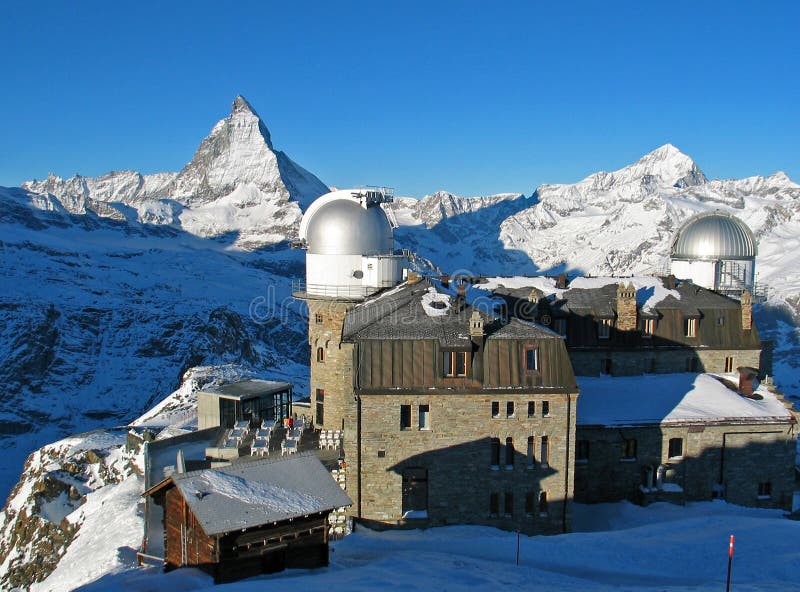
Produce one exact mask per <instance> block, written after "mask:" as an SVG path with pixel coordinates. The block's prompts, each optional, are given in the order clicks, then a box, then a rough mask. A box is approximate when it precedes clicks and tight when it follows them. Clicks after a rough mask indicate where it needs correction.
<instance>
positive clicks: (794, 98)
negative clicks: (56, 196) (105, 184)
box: [0, 0, 800, 196]
mask: <svg viewBox="0 0 800 592" xmlns="http://www.w3.org/2000/svg"><path fill="white" fill-rule="evenodd" d="M163 4H165V5H166V4H167V3H163ZM799 30H800V3H798V2H730V1H723V2H701V1H692V2H684V1H680V0H677V1H675V0H674V1H671V2H660V3H651V2H534V1H530V2H505V3H503V2H492V3H490V2H467V1H462V2H448V1H434V0H428V1H427V2H414V1H404V2H381V1H378V0H373V1H372V2H365V3H356V2H347V1H344V0H343V1H339V2H329V1H325V2H305V1H296V2H285V1H282V2H277V1H276V2H272V1H265V2H247V1H244V0H240V1H237V2H233V3H222V2H201V1H196V2H191V3H189V2H187V3H185V4H180V3H177V2H175V3H170V5H169V6H161V5H159V4H156V3H150V2H89V1H82V2H54V3H42V2H36V1H34V0H31V1H30V2H25V3H23V2H19V1H13V2H12V1H9V2H6V3H5V4H4V8H3V17H2V18H0V40H2V45H3V50H2V53H1V54H0V81H2V83H1V84H0V185H7V186H10V185H18V184H19V183H21V182H22V181H24V180H26V179H31V178H42V177H44V176H46V175H47V173H48V172H49V171H53V172H55V173H56V174H58V175H61V176H70V175H72V174H74V173H76V172H78V173H81V174H83V175H87V176H91V175H97V174H100V173H102V172H106V171H109V170H115V169H123V168H127V169H136V170H140V171H142V172H145V173H151V172H157V171H162V170H179V169H180V168H181V167H182V166H183V165H184V164H185V163H186V162H188V161H189V160H190V159H191V156H192V153H193V152H194V150H195V148H196V147H197V145H198V143H199V142H200V141H201V140H202V138H203V137H205V135H207V133H208V132H209V130H210V129H211V127H212V126H213V124H214V123H215V122H216V121H217V120H219V119H221V118H222V117H224V116H226V115H227V114H228V113H229V110H230V104H231V102H232V101H233V99H234V97H235V96H236V95H237V94H243V95H244V96H245V97H246V98H247V99H248V100H249V101H250V103H251V104H252V105H253V106H254V107H255V108H256V110H257V111H258V112H259V114H260V115H261V116H262V118H263V119H264V121H265V122H266V124H267V126H268V127H269V129H270V131H271V133H272V138H273V142H274V144H275V147H276V148H278V149H281V150H284V151H285V152H287V153H288V154H289V155H290V156H291V157H292V158H293V159H294V160H295V161H297V162H298V163H300V164H301V165H303V166H304V167H306V168H307V169H309V170H311V171H312V172H314V173H315V174H317V175H318V176H319V177H320V178H321V179H322V180H323V181H325V182H326V183H328V184H331V185H337V186H340V187H342V186H348V185H359V184H382V185H389V186H393V187H395V188H396V191H397V193H398V194H401V195H416V196H422V195H424V194H426V193H431V192H433V191H436V190H438V189H447V190H449V191H452V192H455V193H458V194H462V195H481V194H489V193H496V192H501V191H518V192H524V193H526V194H530V193H531V191H532V190H533V189H534V188H535V187H536V186H537V185H538V184H540V183H558V182H574V181H577V180H579V179H581V178H583V177H584V176H585V175H587V174H589V173H591V172H594V171H597V170H603V169H604V170H611V169H614V168H618V167H621V166H624V165H626V164H628V163H630V162H633V161H634V160H636V159H637V158H639V157H640V156H641V155H643V154H644V153H646V152H648V151H650V150H652V149H654V148H656V147H658V146H660V145H662V144H664V143H666V142H671V143H673V144H675V145H676V146H678V148H680V149H681V150H682V151H683V152H685V153H687V154H689V155H690V156H692V157H693V158H694V159H695V161H696V162H697V164H698V165H699V166H700V168H702V169H703V170H704V171H705V172H706V174H707V175H708V176H709V177H713V178H718V177H720V178H727V177H744V176H749V175H756V174H762V175H763V174H771V173H773V172H775V171H776V170H784V171H785V172H786V173H787V174H788V175H789V176H790V177H792V178H793V179H794V180H795V181H800V33H798V31H799Z"/></svg>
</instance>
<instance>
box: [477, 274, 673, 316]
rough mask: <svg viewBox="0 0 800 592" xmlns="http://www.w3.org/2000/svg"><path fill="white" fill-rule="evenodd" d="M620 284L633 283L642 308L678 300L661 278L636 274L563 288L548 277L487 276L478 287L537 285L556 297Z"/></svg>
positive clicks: (581, 279) (589, 279) (577, 282)
mask: <svg viewBox="0 0 800 592" xmlns="http://www.w3.org/2000/svg"><path fill="white" fill-rule="evenodd" d="M620 283H623V284H625V285H626V286H627V285H628V284H633V287H634V288H635V289H636V304H637V305H638V306H639V308H640V309H641V310H643V311H649V310H652V309H654V308H655V307H656V306H657V305H658V304H660V303H661V302H663V301H664V300H665V299H666V298H667V297H668V296H672V297H673V298H675V299H676V300H680V299H681V294H680V292H679V291H678V290H676V289H671V288H667V287H666V286H664V279H663V278H661V277H657V276H635V277H627V278H621V277H576V278H574V279H572V280H571V281H570V282H569V284H568V287H566V288H557V287H556V279H555V278H553V277H547V276H533V277H530V276H512V277H490V278H486V281H485V282H484V283H481V284H479V285H478V287H479V288H482V289H485V290H490V291H491V290H496V289H497V288H500V287H504V288H508V289H511V290H515V289H520V288H531V289H533V288H536V289H537V290H540V291H541V292H542V294H543V295H544V296H545V297H547V296H555V297H556V298H563V297H564V294H565V292H568V291H569V290H576V289H577V290H596V289H599V288H604V287H606V286H610V285H614V286H616V285H618V284H620Z"/></svg>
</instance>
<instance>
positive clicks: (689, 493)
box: [575, 421, 797, 509]
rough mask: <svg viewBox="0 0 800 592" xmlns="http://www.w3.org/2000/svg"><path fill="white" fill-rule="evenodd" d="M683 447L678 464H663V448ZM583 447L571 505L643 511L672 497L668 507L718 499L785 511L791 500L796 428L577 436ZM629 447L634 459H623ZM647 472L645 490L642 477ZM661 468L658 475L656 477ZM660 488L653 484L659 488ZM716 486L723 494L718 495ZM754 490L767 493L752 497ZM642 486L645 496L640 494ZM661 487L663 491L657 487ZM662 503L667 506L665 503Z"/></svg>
mask: <svg viewBox="0 0 800 592" xmlns="http://www.w3.org/2000/svg"><path fill="white" fill-rule="evenodd" d="M672 438H681V439H682V456H681V457H678V458H669V441H670V439H672ZM577 439H578V440H579V441H580V440H583V441H586V442H588V450H589V454H588V459H586V460H577V461H576V463H575V501H577V502H582V503H596V502H610V501H619V500H623V499H628V500H631V501H634V502H637V503H647V502H648V501H653V500H656V499H663V498H662V497H660V495H659V494H661V493H662V492H666V493H668V494H672V498H671V500H672V501H682V502H683V501H702V500H710V499H712V498H714V497H723V498H724V499H726V500H727V501H729V502H731V503H735V504H739V505H743V506H754V507H764V508H783V509H791V504H792V495H793V492H794V457H795V447H796V443H797V434H796V430H795V425H794V424H793V423H790V422H788V421H787V422H783V423H766V422H759V423H755V422H754V423H750V424H738V423H737V424H727V425H718V424H714V425H710V424H709V425H682V426H659V425H653V426H643V427H631V428H590V427H581V426H578V428H577ZM631 439H635V440H636V443H637V447H636V448H637V450H636V456H635V458H623V445H624V441H625V440H631ZM648 467H650V468H651V469H650V470H651V471H652V472H653V477H652V480H651V483H648V479H647V471H648ZM659 468H660V469H659ZM659 481H660V483H659ZM720 483H721V484H722V487H720ZM759 483H770V487H771V492H770V495H769V496H768V497H767V496H764V495H762V496H759ZM648 484H650V485H652V489H651V490H650V491H647V486H648ZM664 484H666V485H664ZM668 499H669V498H668Z"/></svg>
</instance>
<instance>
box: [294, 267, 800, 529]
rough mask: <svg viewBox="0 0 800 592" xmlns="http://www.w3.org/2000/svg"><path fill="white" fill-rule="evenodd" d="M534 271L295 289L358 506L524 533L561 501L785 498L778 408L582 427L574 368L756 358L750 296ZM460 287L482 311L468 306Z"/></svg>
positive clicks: (372, 517)
mask: <svg viewBox="0 0 800 592" xmlns="http://www.w3.org/2000/svg"><path fill="white" fill-rule="evenodd" d="M580 279H581V278H578V280H580ZM546 280H547V281H546V282H544V283H545V284H547V282H551V283H552V288H553V289H550V290H542V289H541V286H542V284H543V281H544V280H542V279H541V278H531V285H530V286H526V287H519V284H520V283H521V282H520V281H519V278H517V281H515V282H509V283H510V284H511V285H513V286H514V287H511V288H506V287H505V286H504V285H503V281H502V278H494V279H492V280H489V281H488V282H487V281H486V280H484V279H481V278H462V279H460V280H459V281H457V282H449V281H448V278H444V279H443V280H434V279H422V280H420V279H418V278H417V279H415V281H411V282H408V283H406V284H404V285H402V286H400V287H398V288H395V289H393V290H390V291H388V292H384V293H379V294H377V295H375V296H373V297H370V298H367V299H366V301H365V302H361V303H357V302H354V301H338V302H337V301H332V302H331V301H326V300H325V299H320V298H317V299H310V300H308V303H309V343H310V345H311V353H312V360H311V402H312V413H313V414H315V423H316V424H317V425H318V426H321V427H324V428H326V429H342V430H343V431H344V441H343V460H344V462H345V466H346V471H347V491H348V494H349V495H350V497H351V499H352V500H353V502H354V504H353V506H352V512H353V515H354V516H356V517H358V518H360V519H362V520H364V521H368V522H374V523H379V524H384V525H410V526H421V525H443V524H455V523H472V524H487V525H494V526H498V527H501V528H507V529H519V530H521V531H522V532H525V533H529V534H534V533H557V532H565V531H568V530H569V529H570V525H571V520H572V501H573V500H576V501H580V502H589V503H592V502H605V501H617V500H621V499H629V500H632V501H635V502H637V503H649V502H651V501H656V500H661V499H666V500H669V501H675V502H679V503H683V502H685V501H687V500H706V499H712V498H715V497H720V498H724V499H727V500H728V501H731V502H733V503H740V504H743V505H748V506H761V507H782V508H787V507H789V506H790V504H791V494H790V492H791V491H792V489H793V467H794V461H793V458H794V456H793V455H794V446H795V444H796V430H795V426H796V423H795V418H794V415H793V413H792V411H791V409H790V407H791V406H790V405H787V406H786V407H788V409H786V411H785V413H782V414H780V417H757V418H751V419H745V420H742V419H731V418H727V417H720V418H717V419H713V418H711V419H710V418H702V419H697V420H694V421H684V422H682V423H681V422H678V423H676V422H662V421H660V420H659V418H658V417H656V418H655V421H653V420H652V418H651V419H649V420H648V421H645V422H641V423H638V424H637V423H635V422H634V423H630V424H627V425H625V426H624V427H620V426H618V425H593V424H587V423H586V422H581V399H580V397H579V396H578V393H579V390H580V389H579V388H578V386H577V385H578V384H582V383H581V382H580V381H578V382H576V378H575V377H576V375H577V376H579V377H581V376H587V377H591V376H601V375H604V376H607V377H608V379H609V380H614V378H612V377H626V376H637V375H645V376H646V375H661V374H664V375H667V374H674V373H690V374H692V375H695V374H696V375H700V373H703V372H713V373H718V374H721V375H725V374H731V373H735V372H736V370H737V368H741V367H752V368H756V369H757V368H759V367H761V363H760V355H761V341H760V338H759V336H758V332H757V329H756V327H755V326H754V325H753V323H752V299H751V298H750V297H749V294H747V293H745V294H744V296H743V297H742V299H741V300H739V301H737V300H733V299H731V298H728V297H725V296H722V295H720V294H716V293H714V292H712V291H710V290H706V289H704V288H699V287H697V286H694V285H693V284H690V283H684V282H676V280H675V279H674V278H645V279H644V280H643V279H642V278H634V279H631V280H629V281H625V280H621V281H620V280H609V281H607V282H605V283H602V282H599V281H598V280H597V279H596V278H591V279H590V280H588V281H585V283H584V285H586V286H587V287H581V282H580V281H574V282H572V283H571V284H570V283H569V282H567V281H566V278H560V279H558V280H555V279H553V280H551V279H549V278H547V279H546ZM637 282H638V283H637ZM642 282H644V284H645V285H644V286H642V285H638V284H641V283H642ZM487 285H488V287H486V286H487ZM547 285H548V286H549V284H547ZM537 286H538V287H537ZM473 289H475V290H480V291H481V292H482V294H483V296H482V297H481V298H479V299H478V300H481V301H482V302H483V303H484V304H487V303H488V306H484V307H480V306H478V305H477V304H476V305H475V307H473V306H472V305H471V304H469V303H468V302H469V301H473V302H475V303H477V301H475V300H471V298H470V297H469V296H468V294H467V293H468V292H470V291H472V290H473ZM320 352H321V353H320ZM762 374H763V372H762ZM641 396H642V397H648V396H650V394H649V393H648V392H646V390H644V391H643V392H642V393H641ZM730 396H731V397H739V395H738V394H737V393H736V392H735V389H734V390H733V391H732V392H731V393H730ZM778 397H779V395H778ZM754 413H755V414H756V415H758V412H757V411H756V412H754ZM678 441H680V446H681V450H680V454H676V449H675V447H676V446H678V444H677V442H678Z"/></svg>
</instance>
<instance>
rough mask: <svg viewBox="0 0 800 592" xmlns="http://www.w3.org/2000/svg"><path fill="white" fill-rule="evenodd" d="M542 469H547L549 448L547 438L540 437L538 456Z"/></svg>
mask: <svg viewBox="0 0 800 592" xmlns="http://www.w3.org/2000/svg"><path fill="white" fill-rule="evenodd" d="M539 456H540V457H541V458H540V461H541V463H542V467H544V468H547V463H548V462H550V446H549V442H548V440H547V436H542V450H541V453H540V454H539Z"/></svg>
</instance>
